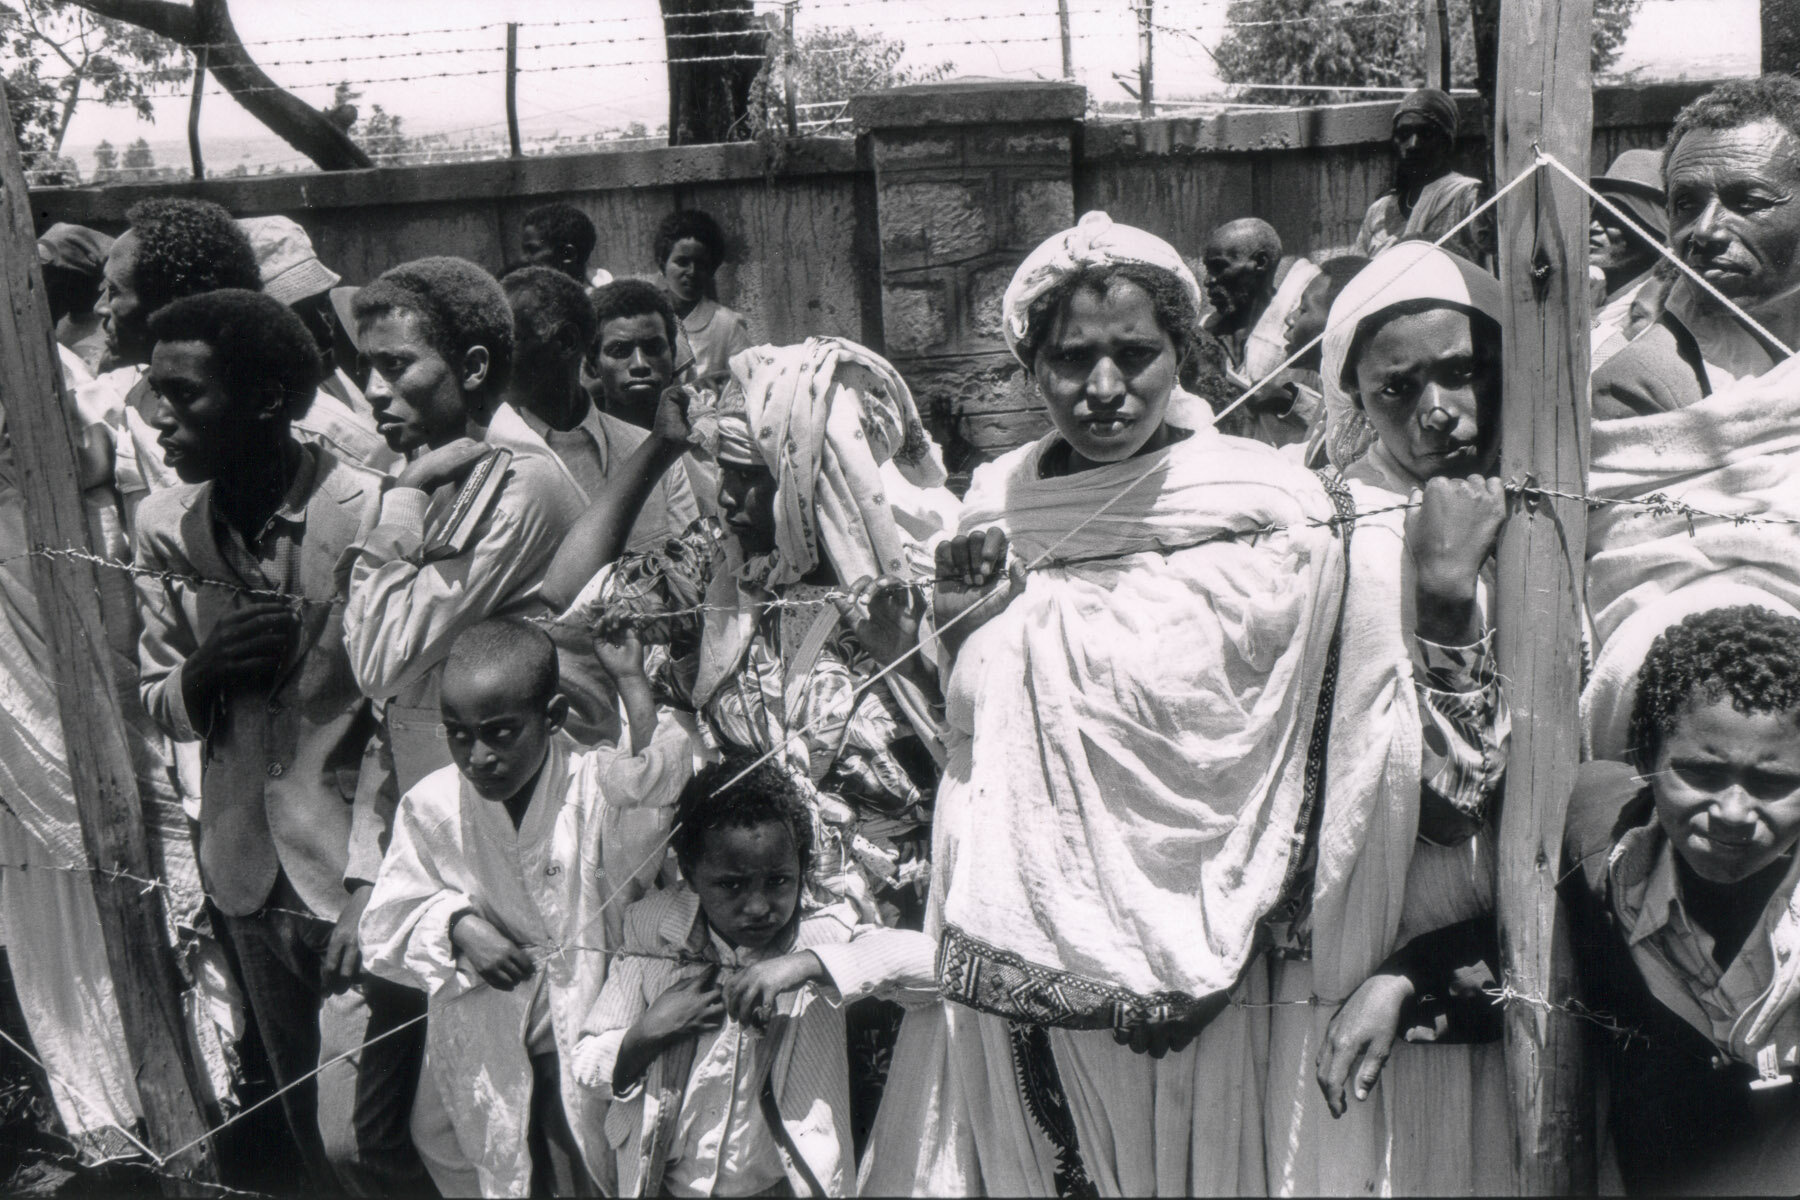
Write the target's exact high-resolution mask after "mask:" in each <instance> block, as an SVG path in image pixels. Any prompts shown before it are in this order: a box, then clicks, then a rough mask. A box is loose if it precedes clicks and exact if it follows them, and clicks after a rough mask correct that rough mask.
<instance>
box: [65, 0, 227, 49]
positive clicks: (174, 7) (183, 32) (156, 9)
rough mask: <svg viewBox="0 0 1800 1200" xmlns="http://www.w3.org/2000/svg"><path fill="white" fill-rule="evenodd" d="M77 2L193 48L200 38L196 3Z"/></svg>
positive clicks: (161, 0)
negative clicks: (191, 5)
mask: <svg viewBox="0 0 1800 1200" xmlns="http://www.w3.org/2000/svg"><path fill="white" fill-rule="evenodd" d="M76 3H77V6H78V7H81V8H85V9H87V10H88V11H89V12H91V13H93V14H94V15H95V16H97V17H111V18H112V19H113V20H115V21H124V22H125V23H126V24H128V25H136V26H138V27H139V28H140V29H148V30H149V31H150V32H151V33H156V34H161V35H162V36H163V37H166V38H168V39H169V40H170V41H172V42H180V43H181V44H182V45H184V46H188V47H190V48H191V47H192V45H193V43H195V42H198V41H200V40H201V35H200V20H199V15H198V14H199V8H198V6H197V5H196V6H194V7H189V6H188V5H186V4H171V3H170V2H169V0H76Z"/></svg>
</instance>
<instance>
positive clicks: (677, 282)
mask: <svg viewBox="0 0 1800 1200" xmlns="http://www.w3.org/2000/svg"><path fill="white" fill-rule="evenodd" d="M712 277H713V260H712V255H711V254H709V253H707V249H706V243H705V242H702V241H701V240H700V239H699V238H682V239H681V240H680V241H678V242H676V243H675V244H674V245H673V246H670V247H669V257H668V258H667V259H665V260H664V261H663V278H664V279H666V280H668V281H669V290H670V291H671V292H674V293H675V296H676V298H677V299H679V300H681V301H682V302H683V303H688V304H691V303H693V302H695V301H697V300H699V299H700V298H701V297H702V296H704V295H706V287H707V284H709V283H711V282H712Z"/></svg>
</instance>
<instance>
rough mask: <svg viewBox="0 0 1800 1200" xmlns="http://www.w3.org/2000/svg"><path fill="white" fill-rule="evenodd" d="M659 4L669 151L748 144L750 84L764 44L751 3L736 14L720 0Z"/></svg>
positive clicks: (765, 37) (746, 1)
mask: <svg viewBox="0 0 1800 1200" xmlns="http://www.w3.org/2000/svg"><path fill="white" fill-rule="evenodd" d="M659 2H660V3H661V5H662V14H663V34H664V40H665V41H666V42H667V44H668V48H669V145H671V146H686V145H694V144H698V143H704V142H729V141H733V140H737V141H742V140H744V139H746V138H748V137H749V136H750V122H749V119H748V117H749V112H750V84H751V81H753V80H754V79H755V78H756V74H757V72H758V71H760V70H762V65H763V59H764V56H765V54H766V46H767V42H768V31H767V30H766V29H765V28H764V27H763V26H762V25H760V24H758V23H757V22H756V20H755V17H754V15H753V11H752V9H751V7H750V4H749V0H744V2H743V4H742V6H741V7H735V8H720V7H718V0H659ZM727 56H734V57H732V58H729V59H727ZM695 60H697V61H695ZM721 60H724V61H721Z"/></svg>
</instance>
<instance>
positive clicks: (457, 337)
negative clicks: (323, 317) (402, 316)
mask: <svg viewBox="0 0 1800 1200" xmlns="http://www.w3.org/2000/svg"><path fill="white" fill-rule="evenodd" d="M353 311H354V312H355V314H356V319H357V321H358V323H361V322H365V321H369V320H372V319H373V318H375V317H379V316H382V315H383V314H385V313H389V312H396V311H405V312H412V313H417V314H418V315H419V319H420V320H421V321H422V322H423V323H424V326H425V337H426V339H427V340H428V341H430V343H431V346H432V348H433V349H434V350H436V351H437V352H438V353H439V354H440V355H442V356H443V358H444V361H446V362H448V363H450V364H452V365H453V366H456V367H458V368H460V367H461V365H462V362H463V359H464V358H465V357H466V356H467V355H468V353H469V351H470V350H472V349H474V348H475V347H476V346H483V347H486V349H487V352H488V375H487V383H486V385H485V386H486V389H487V391H488V392H490V393H495V392H498V391H499V390H500V389H501V388H502V387H504V386H506V378H507V374H508V373H509V372H510V371H511V369H512V353H513V334H512V305H510V304H508V303H507V302H506V293H505V292H504V291H502V290H501V288H500V284H499V282H498V281H496V280H495V279H494V277H493V276H492V275H489V274H488V273H487V272H486V271H484V270H482V269H481V268H480V267H478V266H476V265H475V264H474V263H472V262H470V261H469V260H468V259H466V258H452V257H450V256H448V255H439V256H434V257H431V258H415V259H414V260H412V261H411V262H404V263H401V264H400V265H399V266H397V267H393V268H391V269H390V270H387V271H385V272H383V273H382V275H381V278H379V279H377V280H376V281H375V282H374V283H371V284H370V285H369V286H367V287H365V288H363V289H362V290H361V291H359V292H357V293H356V299H355V301H354V302H353Z"/></svg>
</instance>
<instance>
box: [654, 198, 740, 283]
mask: <svg viewBox="0 0 1800 1200" xmlns="http://www.w3.org/2000/svg"><path fill="white" fill-rule="evenodd" d="M687 238H693V239H694V240H695V241H697V242H699V243H700V244H701V245H702V246H705V247H706V252H707V254H709V255H711V256H712V265H713V270H715V271H716V270H718V269H719V268H720V267H722V266H724V265H725V257H726V251H725V231H724V230H722V229H720V228H719V223H718V222H717V221H715V220H713V219H712V217H710V216H708V215H707V214H706V213H703V212H701V211H700V210H699V209H697V208H679V209H676V210H675V211H674V212H672V213H670V214H669V215H668V216H666V217H664V218H663V222H662V224H661V225H658V226H657V227H656V269H657V270H659V271H660V270H662V268H663V264H664V263H666V262H668V261H669V252H670V251H672V250H674V249H675V243H676V242H679V241H683V240H685V239H687Z"/></svg>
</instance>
